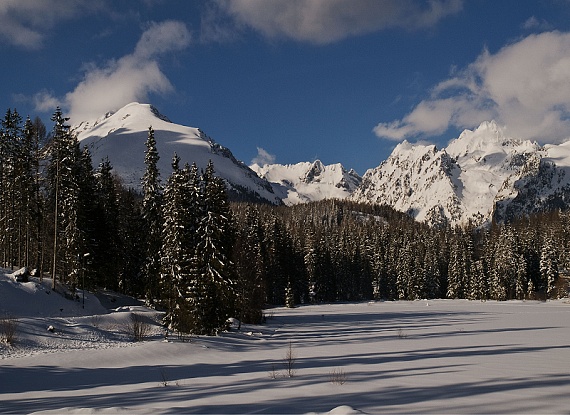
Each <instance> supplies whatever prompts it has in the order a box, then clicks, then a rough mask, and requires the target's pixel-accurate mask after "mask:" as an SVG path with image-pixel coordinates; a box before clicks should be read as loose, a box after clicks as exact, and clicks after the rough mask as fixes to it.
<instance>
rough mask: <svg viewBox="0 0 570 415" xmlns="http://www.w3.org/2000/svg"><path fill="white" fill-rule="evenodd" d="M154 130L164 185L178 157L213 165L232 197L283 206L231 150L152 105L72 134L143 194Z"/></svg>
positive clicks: (87, 125)
mask: <svg viewBox="0 0 570 415" xmlns="http://www.w3.org/2000/svg"><path fill="white" fill-rule="evenodd" d="M150 126H152V128H153V129H154V136H155V139H156V146H157V149H158V152H159V155H160V161H159V164H158V167H159V169H160V172H161V176H162V179H163V182H164V181H166V178H167V177H168V176H169V174H170V172H171V171H172V168H171V161H172V157H173V155H174V153H175V152H176V153H177V154H178V156H179V157H180V159H181V165H183V164H184V163H186V162H188V163H190V164H191V163H193V162H195V163H196V165H197V166H198V168H201V169H205V168H206V165H207V164H208V161H209V160H212V161H213V163H214V167H215V170H216V173H217V174H218V175H219V176H220V177H222V178H224V179H225V180H226V183H227V186H228V190H230V197H232V198H234V199H241V198H243V199H258V200H264V201H268V202H270V203H275V204H280V203H281V202H280V200H279V198H278V197H276V195H275V194H274V192H273V189H272V187H271V185H270V184H269V183H268V182H267V181H266V180H263V179H260V178H259V177H258V176H257V175H256V174H255V172H253V171H252V170H251V169H250V168H249V167H247V166H246V165H245V164H244V163H242V162H240V161H238V160H236V159H235V157H234V156H233V155H232V153H231V151H230V150H229V149H227V148H225V147H223V146H221V145H220V144H218V143H216V142H215V141H213V140H212V139H211V138H210V137H208V136H206V134H204V133H203V132H202V131H201V130H199V129H198V128H192V127H186V126H183V125H178V124H175V123H172V122H170V120H168V118H166V117H165V116H163V115H161V114H160V113H159V112H158V111H157V110H156V109H155V108H154V107H152V106H151V105H149V104H139V103H131V104H128V105H126V106H125V107H123V108H121V109H119V110H118V111H116V112H114V113H107V114H105V115H104V116H103V117H101V118H99V119H98V120H96V121H86V122H82V123H80V124H79V125H77V126H74V127H73V130H74V131H75V132H76V133H77V134H78V139H79V140H80V142H81V145H83V146H88V147H89V149H90V151H91V154H92V158H93V163H94V164H99V162H100V161H101V160H102V159H103V158H104V157H108V158H109V161H110V162H111V164H112V166H113V168H114V170H115V172H116V173H117V174H118V175H119V176H120V177H122V179H123V180H124V183H125V185H127V186H128V187H132V188H136V189H140V183H141V178H142V176H143V174H144V170H145V165H144V156H145V149H146V147H145V141H146V139H147V136H148V128H149V127H150Z"/></svg>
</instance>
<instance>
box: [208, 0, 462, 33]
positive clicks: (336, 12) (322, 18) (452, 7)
mask: <svg viewBox="0 0 570 415" xmlns="http://www.w3.org/2000/svg"><path fill="white" fill-rule="evenodd" d="M216 2H217V4H218V6H219V8H220V10H222V11H223V12H224V13H225V14H227V15H229V16H231V17H232V18H233V19H234V20H235V21H236V22H237V23H238V24H240V25H246V26H249V27H251V28H253V29H255V30H257V31H259V32H261V33H262V34H263V35H265V36H268V37H273V38H275V37H285V38H290V39H294V40H298V41H307V42H311V43H316V44H326V43H330V42H334V41H337V40H340V39H343V38H346V37H349V36H354V35H360V34H364V33H370V32H373V31H377V30H382V29H387V28H395V27H399V28H405V29H412V30H413V29H418V28H425V27H430V26H433V25H435V24H436V23H437V22H438V21H439V20H441V19H442V18H444V17H446V16H448V15H451V14H454V13H457V12H459V11H460V10H461V8H462V0H431V1H428V2H418V1H415V0H382V1H377V0H311V1H306V0H216Z"/></svg>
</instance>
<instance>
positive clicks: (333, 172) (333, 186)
mask: <svg viewBox="0 0 570 415" xmlns="http://www.w3.org/2000/svg"><path fill="white" fill-rule="evenodd" d="M250 167H251V169H252V170H253V171H255V172H256V173H257V174H258V175H259V177H262V178H264V179H266V180H267V181H269V182H270V183H271V186H272V187H273V191H274V192H275V194H276V195H278V196H279V197H280V198H281V199H282V200H283V203H285V204H286V205H295V204H298V203H306V202H312V201H318V200H324V199H333V198H335V199H345V198H348V197H349V196H350V195H351V194H352V192H354V191H355V190H356V188H357V187H358V186H359V185H360V183H361V181H362V179H361V177H360V176H359V175H358V174H357V173H356V172H355V171H354V170H350V171H347V170H346V169H345V168H344V167H343V166H342V164H340V163H337V164H330V165H324V164H323V163H322V162H321V161H320V160H315V161H314V162H312V163H311V162H302V163H297V164H286V165H283V164H266V165H263V166H260V165H258V164H254V165H252V166H250Z"/></svg>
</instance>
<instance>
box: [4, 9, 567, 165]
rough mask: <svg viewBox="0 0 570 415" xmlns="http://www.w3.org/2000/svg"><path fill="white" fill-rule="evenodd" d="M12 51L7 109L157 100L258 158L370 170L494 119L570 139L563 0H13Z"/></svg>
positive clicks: (102, 106) (98, 107)
mask: <svg viewBox="0 0 570 415" xmlns="http://www.w3.org/2000/svg"><path fill="white" fill-rule="evenodd" d="M0 52H1V53H2V55H3V59H2V64H1V65H0V76H1V78H0V79H1V80H2V82H0V97H1V98H2V102H1V103H2V104H3V107H4V110H5V109H8V108H17V109H18V111H19V112H20V113H21V114H22V115H23V116H26V115H30V116H32V117H34V116H36V115H38V116H40V117H41V118H42V119H43V120H44V122H46V124H49V117H50V115H51V113H53V110H54V109H55V106H56V105H60V106H61V107H62V108H63V109H64V111H65V113H66V114H68V115H69V116H71V118H72V119H71V123H75V122H79V121H82V120H84V119H93V118H97V117H98V116H100V115H102V114H103V113H105V112H107V111H112V110H116V109H118V108H120V107H122V106H123V105H125V104H127V103H129V102H132V101H139V102H148V103H152V104H153V105H155V106H156V107H157V108H158V109H159V110H160V111H161V112H162V113H164V114H165V115H167V116H168V117H169V118H170V119H171V120H172V121H174V122H176V123H179V124H184V125H189V126H193V127H199V128H201V129H202V130H204V131H205V132H206V133H207V134H208V135H210V136H211V137H213V138H214V139H215V140H216V141H218V142H220V143H221V144H223V145H225V146H227V147H229V148H230V149H231V150H232V152H233V153H234V154H235V156H236V157H237V158H238V159H241V160H243V161H244V162H246V163H250V162H251V161H252V160H253V159H258V160H259V159H262V160H266V161H274V162H277V163H283V164H287V163H297V162H300V161H313V160H315V159H317V158H318V159H320V160H321V161H323V162H324V163H325V164H331V163H338V162H340V163H342V164H343V165H344V166H345V167H347V168H354V169H355V170H356V171H357V172H358V173H360V174H363V173H364V172H365V171H366V169H368V168H373V167H376V166H377V165H379V164H380V163H381V162H382V161H383V160H385V159H386V158H387V157H388V155H389V154H390V152H391V151H392V149H393V148H394V147H395V145H397V143H398V142H400V141H402V140H404V139H406V140H408V141H411V142H417V141H428V142H432V143H435V144H437V145H439V146H444V145H445V144H446V143H447V142H448V141H449V140H450V139H452V138H454V137H456V136H457V135H458V134H459V133H460V131H461V130H463V129H464V128H474V127H476V126H477V125H479V123H480V122H482V121H484V120H489V119H495V120H496V121H497V122H498V123H499V124H501V125H504V126H505V127H506V130H507V132H508V133H510V134H512V135H513V136H516V137H520V138H525V139H526V138H528V139H533V140H537V141H539V142H541V143H548V142H561V141H564V140H566V139H567V138H568V137H570V2H568V1H564V0H552V1H542V0H536V1H524V0H523V1H520V0H519V1H514V0H502V1H490V0H470V1H462V0H431V1H414V0H384V1H377V0H306V1H298V0H204V1H186V0H178V1H177V0H125V1H113V0H42V1H36V0H3V1H2V3H0Z"/></svg>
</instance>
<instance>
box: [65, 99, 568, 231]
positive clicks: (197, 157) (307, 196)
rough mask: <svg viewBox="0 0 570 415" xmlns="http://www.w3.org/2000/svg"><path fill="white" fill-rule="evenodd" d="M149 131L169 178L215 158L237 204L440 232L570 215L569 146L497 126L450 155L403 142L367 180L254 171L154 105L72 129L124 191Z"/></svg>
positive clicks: (307, 167)
mask: <svg viewBox="0 0 570 415" xmlns="http://www.w3.org/2000/svg"><path fill="white" fill-rule="evenodd" d="M150 126H152V128H153V129H154V131H155V138H156V141H157V149H158V151H159V155H160V157H161V159H160V161H159V169H160V171H161V175H162V179H163V180H165V178H166V177H168V175H169V173H170V171H171V167H170V162H171V158H172V156H173V155H174V153H175V152H176V153H177V154H178V156H180V157H181V163H185V162H188V163H192V162H196V164H197V166H198V168H201V169H204V168H205V167H206V164H207V162H208V161H209V160H210V159H212V161H213V162H214V166H215V169H216V172H217V174H218V175H219V176H220V177H222V178H223V179H224V180H225V182H226V185H227V188H228V191H229V194H230V198H231V199H232V200H247V201H262V202H265V203H272V204H285V205H294V204H298V203H307V202H312V201H318V200H323V199H331V198H337V199H350V200H353V201H356V202H365V203H377V204H383V205H388V206H391V207H392V208H394V209H395V210H398V211H401V212H405V213H407V214H409V215H410V216H412V217H413V218H415V219H416V220H418V221H421V222H425V223H428V224H430V225H433V226H440V225H452V226H454V225H467V224H474V225H476V226H481V225H485V224H488V223H490V222H492V221H497V222H503V221H508V220H511V219H513V218H515V217H518V216H521V215H527V214H532V213H538V212H543V211H548V210H550V209H567V208H568V207H570V141H568V142H565V143H562V144H547V145H544V146H540V145H539V144H537V143H536V142H534V141H529V140H520V139H517V138H515V137H511V136H509V135H508V134H507V130H506V128H505V127H503V126H500V125H499V124H497V123H496V122H495V121H485V122H483V123H481V124H480V125H479V126H478V127H477V128H475V129H473V130H464V131H463V132H462V133H461V134H460V135H459V136H458V137H457V138H455V139H453V140H451V141H450V142H449V143H448V145H447V146H446V147H443V148H438V147H437V146H436V145H434V144H423V143H410V142H408V141H403V142H401V143H399V144H398V145H397V146H396V147H395V148H394V150H393V151H392V153H391V154H390V156H389V157H388V158H387V159H386V160H384V161H382V162H381V163H380V165H379V166H377V167H375V168H373V169H369V170H368V171H367V172H366V173H365V174H364V175H363V176H362V177H361V176H359V175H358V174H357V173H356V172H355V171H354V170H347V169H346V168H345V167H344V166H343V165H342V164H340V163H336V164H330V165H324V164H323V163H322V162H321V161H320V160H315V161H313V162H300V163H296V164H287V165H283V164H265V165H258V164H253V165H251V166H247V165H246V164H245V163H243V162H241V161H239V160H237V159H236V158H235V157H234V156H233V154H232V152H231V150H230V149H228V148H226V147H224V146H222V145H220V144H218V143H217V142H216V141H215V140H213V139H212V138H211V137H209V136H207V135H206V134H205V133H204V132H203V131H202V130H200V129H199V128H194V127H187V126H183V125H179V124H175V123H173V122H171V121H170V120H169V119H168V117H167V116H165V115H163V114H161V113H160V112H159V111H158V110H157V109H156V108H155V107H153V106H152V105H150V104H139V103H131V104H128V105H126V106H125V107H123V108H121V109H119V110H117V111H114V112H108V113H106V114H104V115H103V116H101V117H99V118H98V119H96V120H91V121H84V122H82V123H80V124H78V125H76V126H75V127H73V130H74V131H75V132H76V133H77V136H78V139H79V140H80V143H81V145H83V146H86V147H88V148H89V149H90V151H91V153H92V158H93V161H94V163H98V162H99V161H100V160H101V159H103V158H105V157H108V158H109V160H110V162H111V164H112V166H113V168H114V169H115V172H116V173H117V174H118V175H119V176H120V177H121V178H122V179H123V181H124V183H125V185H126V186H127V187H132V188H135V189H139V190H140V180H141V177H142V175H143V173H144V168H145V166H144V152H145V141H146V138H147V135H148V128H149V127H150Z"/></svg>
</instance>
